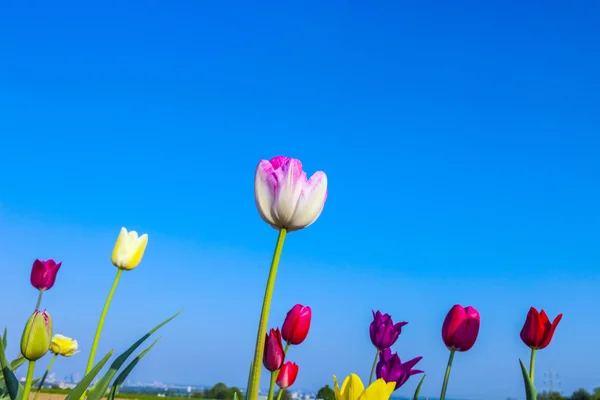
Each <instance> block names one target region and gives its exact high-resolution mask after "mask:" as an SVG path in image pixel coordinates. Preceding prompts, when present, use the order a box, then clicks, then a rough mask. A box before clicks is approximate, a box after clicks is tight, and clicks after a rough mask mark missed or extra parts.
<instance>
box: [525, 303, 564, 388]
mask: <svg viewBox="0 0 600 400" xmlns="http://www.w3.org/2000/svg"><path fill="white" fill-rule="evenodd" d="M561 319H562V314H558V315H557V316H556V318H554V321H552V323H550V319H549V318H548V315H547V314H546V312H545V311H544V310H542V311H541V312H538V310H536V309H535V308H534V307H531V308H530V309H529V312H528V313H527V318H526V319H525V324H523V328H522V329H521V340H522V341H523V343H525V345H527V347H529V348H530V349H531V357H530V360H529V378H530V379H531V381H532V382H533V380H534V367H535V352H536V350H541V349H545V348H546V347H547V346H548V345H549V344H550V342H551V341H552V337H553V336H554V331H555V330H556V327H557V326H558V323H559V322H560V320H561Z"/></svg>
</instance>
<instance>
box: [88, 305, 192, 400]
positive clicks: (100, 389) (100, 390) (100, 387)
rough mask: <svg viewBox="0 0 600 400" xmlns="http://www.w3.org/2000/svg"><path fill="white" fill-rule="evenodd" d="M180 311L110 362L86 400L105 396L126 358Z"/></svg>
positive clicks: (98, 399) (97, 399)
mask: <svg viewBox="0 0 600 400" xmlns="http://www.w3.org/2000/svg"><path fill="white" fill-rule="evenodd" d="M182 311H183V310H180V311H179V312H178V313H177V314H175V315H173V316H171V317H169V318H167V319H166V320H164V321H163V322H161V323H160V324H158V325H156V326H155V327H154V328H153V329H152V330H151V331H150V332H148V333H146V334H145V335H144V336H142V337H141V338H140V339H139V340H138V341H137V342H135V343H134V344H133V345H132V346H131V347H130V348H129V349H127V350H126V351H125V352H124V353H122V354H121V355H120V356H119V357H117V358H116V359H115V361H113V362H112V364H111V366H110V368H109V370H108V371H107V372H106V374H105V375H104V376H103V377H102V378H100V379H99V380H98V382H96V384H95V385H94V386H93V387H92V388H91V389H90V391H89V392H88V395H87V398H88V400H100V399H101V398H103V397H104V396H106V390H107V389H108V386H109V385H110V381H111V379H112V378H113V377H114V376H115V375H116V374H117V371H118V370H119V368H121V366H123V364H125V361H127V358H129V356H130V355H131V354H132V353H133V352H134V351H135V350H136V349H137V348H138V347H140V345H141V344H142V343H144V341H145V340H146V339H148V338H149V337H150V335H152V334H153V333H154V332H156V331H157V330H159V329H160V328H161V327H163V326H164V325H165V324H167V323H168V322H170V321H171V320H172V319H173V318H175V317H176V316H178V315H179V314H181V312H182Z"/></svg>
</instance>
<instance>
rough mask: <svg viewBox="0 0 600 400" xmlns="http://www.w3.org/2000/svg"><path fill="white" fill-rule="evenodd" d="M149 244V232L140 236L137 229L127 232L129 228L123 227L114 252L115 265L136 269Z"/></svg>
mask: <svg viewBox="0 0 600 400" xmlns="http://www.w3.org/2000/svg"><path fill="white" fill-rule="evenodd" d="M147 244H148V235H147V234H145V233H144V234H143V235H142V236H140V237H138V234H137V232H136V231H131V232H127V229H125V228H121V232H119V237H118V238H117V243H115V248H114V250H113V253H112V263H113V265H114V266H115V267H117V268H120V269H124V270H131V269H134V268H135V267H137V266H138V265H140V262H141V261H142V257H143V256H144V251H146V245H147Z"/></svg>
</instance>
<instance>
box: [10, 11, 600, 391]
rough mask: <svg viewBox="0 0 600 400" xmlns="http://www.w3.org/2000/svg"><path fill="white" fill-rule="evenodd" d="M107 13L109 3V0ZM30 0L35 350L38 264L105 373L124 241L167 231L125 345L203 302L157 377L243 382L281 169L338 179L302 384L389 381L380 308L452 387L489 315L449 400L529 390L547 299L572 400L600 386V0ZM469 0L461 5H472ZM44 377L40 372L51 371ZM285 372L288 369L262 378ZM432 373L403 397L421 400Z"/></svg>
mask: <svg viewBox="0 0 600 400" xmlns="http://www.w3.org/2000/svg"><path fill="white" fill-rule="evenodd" d="M84 3H85V4H84ZM284 3H285V4H282V3H281V2H276V1H272V2H251V5H249V4H250V3H248V2H243V1H221V2H211V3H210V4H209V2H192V1H184V2H157V1H145V2H140V1H138V2H127V4H126V3H125V2H120V1H105V2H102V3H95V4H90V3H89V2H76V1H69V2H51V3H48V2H41V1H39V2H38V1H34V2H33V3H31V2H30V3H28V4H27V5H25V4H17V2H12V3H11V4H6V5H4V7H3V11H2V13H0V57H1V62H0V171H1V172H0V204H1V206H0V207H1V208H0V240H1V243H2V246H1V247H2V249H4V250H3V252H2V258H1V260H2V282H3V291H2V295H1V299H2V301H3V302H4V303H5V304H9V305H10V307H11V308H10V309H7V308H6V307H5V308H3V311H2V323H3V324H6V325H7V326H8V327H9V332H10V333H9V334H10V335H11V337H10V338H9V339H10V341H11V344H10V346H11V347H10V351H11V353H12V355H16V353H17V343H18V340H17V339H18V336H19V335H20V331H21V329H22V326H23V324H24V322H25V319H26V318H27V315H28V313H29V312H30V311H31V308H32V307H33V306H34V304H35V296H36V293H35V290H34V289H32V288H31V287H30V286H29V282H28V276H29V271H30V267H31V263H32V261H33V260H34V259H35V258H36V257H39V258H43V259H45V258H50V257H52V258H55V259H57V260H62V261H63V262H64V265H63V267H62V269H61V271H60V275H59V278H58V280H57V283H56V286H55V287H54V288H53V289H52V291H51V292H49V293H48V294H47V297H46V298H45V300H44V304H45V305H46V306H47V307H48V309H49V310H50V311H51V313H52V315H53V317H54V321H55V328H56V332H59V333H63V334H65V335H68V336H74V337H75V338H77V339H78V340H79V341H80V344H81V347H82V350H83V352H82V354H78V355H77V356H75V357H73V358H72V359H69V360H66V359H61V360H59V361H58V362H57V363H56V367H55V370H56V371H57V373H58V374H59V376H60V375H63V374H66V373H68V372H72V371H77V370H79V371H81V370H83V369H84V364H85V360H86V357H87V351H88V349H89V346H90V343H91V339H92V336H93V331H94V329H95V323H96V320H97V317H98V315H99V313H100V309H101V306H102V303H103V301H104V299H105V296H106V293H107V291H108V289H109V286H110V283H111V281H112V278H113V276H114V274H115V268H114V267H113V266H112V265H111V264H110V253H111V250H112V246H113V243H114V239H115V238H116V235H117V234H118V231H119V228H120V227H121V226H122V225H125V226H127V227H128V228H130V229H136V230H138V231H140V232H148V233H149V235H150V241H149V246H148V250H147V253H146V257H145V259H144V261H143V263H142V264H141V266H140V267H139V268H138V269H136V270H135V271H133V272H128V273H126V274H125V276H124V279H123V280H122V282H121V285H120V287H119V288H118V291H117V294H116V296H115V298H114V302H113V307H112V308H111V310H110V314H109V318H108V322H107V324H106V329H105V331H104V336H103V340H102V343H101V346H100V352H101V353H102V352H105V351H107V350H108V349H109V348H115V349H117V350H122V349H124V348H125V347H126V346H127V345H128V344H129V343H131V342H133V341H134V340H136V339H137V337H138V336H139V335H141V334H142V333H143V332H145V330H146V329H147V328H149V327H151V326H153V325H154V324H155V323H157V322H158V321H160V320H162V319H163V318H165V317H166V316H168V315H170V314H171V313H173V312H175V311H177V310H178V309H179V308H181V307H185V311H184V314H182V315H181V317H180V318H178V319H177V320H176V321H174V322H173V323H172V325H170V326H168V327H166V328H165V329H164V330H163V331H162V335H163V336H164V337H163V340H162V341H161V343H160V344H159V346H157V347H156V348H155V349H154V350H153V351H152V353H150V354H149V355H148V357H147V359H146V361H145V362H143V363H142V364H141V365H140V366H139V367H138V369H137V371H136V372H135V374H134V378H136V379H140V380H154V379H156V380H161V381H174V382H192V383H199V384H212V383H215V382H217V381H225V382H226V383H227V384H234V385H240V386H243V385H245V382H246V377H247V371H248V364H249V361H250V359H251V357H252V351H253V343H254V340H255V329H256V325H257V322H258V314H259V309H260V304H261V301H262V293H263V290H264V281H265V279H266V276H267V270H268V265H269V262H270V257H271V252H272V248H273V245H274V242H275V239H276V232H275V231H274V230H273V229H271V228H270V227H269V226H267V225H266V224H265V223H264V222H262V220H261V219H260V217H259V216H258V213H257V212H256V210H255V206H254V199H253V174H254V168H255V166H256V163H257V162H258V161H259V160H260V159H264V158H270V157H272V156H275V155H278V154H285V155H289V156H293V157H297V158H300V159H301V160H302V161H303V163H304V165H305V168H306V170H307V171H308V173H309V174H311V173H313V172H315V171H316V170H324V171H325V172H326V173H327V174H328V177H329V185H330V188H329V198H328V200H327V204H326V206H325V209H324V212H323V214H322V216H321V218H320V219H319V220H318V221H317V223H315V224H314V225H313V226H311V227H310V228H309V229H307V230H304V231H300V232H297V233H293V234H292V235H290V237H289V240H288V242H287V244H286V248H285V250H284V256H283V260H282V264H281V268H280V274H279V276H278V283H277V287H276V290H275V295H274V302H275V303H274V305H273V309H272V318H271V321H270V322H271V323H270V325H271V326H275V325H276V324H280V323H281V321H282V320H283V318H284V316H285V313H286V311H287V310H288V309H289V308H290V307H291V306H292V305H293V304H295V303H302V304H306V305H310V306H312V307H313V310H314V319H313V328H312V331H311V333H310V335H309V337H308V339H307V341H306V342H305V343H304V344H303V345H302V346H300V347H298V348H293V349H292V351H291V353H290V359H292V360H294V361H296V362H298V363H299V365H300V375H299V377H298V380H297V386H298V387H300V388H318V387H320V386H321V385H323V384H326V383H328V384H331V383H332V379H331V376H332V375H333V374H336V375H338V376H343V375H346V374H348V373H350V372H357V373H359V374H360V375H361V376H362V377H363V378H365V379H367V375H368V372H369V369H370V362H371V360H372V357H373V348H372V347H371V344H370V342H369V336H368V324H369V322H370V319H371V309H380V310H381V311H383V312H388V313H391V314H392V316H393V317H394V318H396V319H399V320H407V321H409V325H407V326H406V328H405V329H404V332H403V334H402V336H401V337H400V339H399V341H398V343H397V345H396V346H395V348H394V350H397V351H399V352H400V355H401V357H402V358H403V359H409V358H412V357H415V356H419V355H421V356H423V357H424V358H423V360H422V362H421V363H420V364H419V365H418V366H419V367H420V368H421V369H424V370H426V371H427V373H428V380H427V382H426V385H425V388H424V390H423V392H424V393H425V394H427V395H435V394H437V393H439V387H440V384H441V380H442V374H443V371H444V368H445V363H446V359H447V355H448V354H447V351H446V349H445V348H444V346H443V344H442V341H441V338H440V330H441V325H442V321H443V318H444V316H445V313H446V312H447V310H448V309H449V308H450V307H451V306H452V305H453V304H455V303H462V304H464V305H473V306H475V307H476V308H478V309H479V311H480V312H481V315H482V326H481V331H480V337H479V340H478V343H477V344H476V345H475V347H474V348H473V349H472V350H471V351H469V352H468V353H466V354H460V355H459V356H458V357H457V358H456V360H455V364H454V367H455V369H454V371H453V373H452V378H451V383H450V387H449V390H448V393H449V395H450V396H461V395H465V394H471V395H473V396H480V397H483V398H485V399H486V400H487V399H492V397H494V398H505V397H506V396H507V395H520V394H521V393H522V391H523V390H522V382H521V377H520V372H519V367H518V358H519V357H521V358H523V359H526V358H527V357H528V356H529V352H528V349H527V348H526V347H525V346H524V345H523V344H522V343H521V342H520V339H519V331H520V328H521V325H522V323H523V320H524V318H525V315H526V312H527V310H528V308H529V307H530V306H532V305H533V306H536V307H538V308H539V307H543V308H545V309H546V310H547V312H548V313H549V314H550V315H551V316H552V317H554V316H555V315H556V314H557V313H559V312H563V313H564V315H565V316H564V318H563V320H562V322H561V324H560V326H559V328H558V330H557V332H556V336H555V339H554V341H553V343H552V344H551V346H550V347H549V348H548V349H546V350H543V351H541V352H540V353H539V358H538V367H537V372H538V380H537V381H538V382H539V383H540V388H542V387H543V384H542V383H543V377H542V373H543V372H544V371H547V370H548V369H550V368H552V370H553V371H554V372H558V373H559V375H560V376H561V380H562V382H563V383H562V386H563V389H564V390H565V392H570V391H572V390H573V389H575V388H577V387H580V386H584V387H588V388H591V387H592V386H594V385H600V378H599V377H598V376H595V374H594V372H593V371H594V370H595V371H597V365H598V362H599V360H600V347H598V345H597V343H598V342H597V341H598V330H599V329H600V317H599V316H598V294H597V289H598V287H599V284H600V272H599V269H598V266H599V264H600V250H599V249H600V246H599V244H600V208H599V207H600V189H599V185H598V182H599V178H600V161H599V158H598V154H599V151H600V134H599V127H600V113H599V112H598V110H599V109H600V95H599V93H600V77H599V75H598V71H600V40H599V39H600V37H599V36H600V27H599V25H598V20H600V6H599V5H598V3H597V2H594V1H579V2H571V3H568V2H563V1H547V2H543V3H542V2H535V3H533V2H525V3H527V4H525V3H523V2H516V1H509V2H506V1H503V2H484V3H485V5H484V4H482V2H441V1H438V2H432V1H423V2H418V4H417V2H392V1H389V2H382V1H374V2H368V5H367V3H365V2H358V1H346V2H341V1H331V2H317V1H306V2H301V3H300V2H297V3H295V4H292V3H289V2H284ZM450 3H452V4H450ZM42 364H43V363H42ZM264 377H265V378H264V379H265V380H264V381H263V382H264V383H266V375H264ZM417 380H418V379H411V381H409V383H408V384H407V385H406V386H405V388H402V389H401V390H399V391H398V392H397V393H398V394H407V393H411V392H412V391H413V389H414V387H415V385H416V384H417Z"/></svg>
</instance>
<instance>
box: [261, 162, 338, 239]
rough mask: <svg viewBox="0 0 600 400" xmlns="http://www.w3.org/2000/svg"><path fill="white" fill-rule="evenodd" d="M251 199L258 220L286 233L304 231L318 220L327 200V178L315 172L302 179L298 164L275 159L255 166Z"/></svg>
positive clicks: (299, 164) (304, 174)
mask: <svg viewBox="0 0 600 400" xmlns="http://www.w3.org/2000/svg"><path fill="white" fill-rule="evenodd" d="M254 198H255V201H256V208H257V209H258V213H259V214H260V216H261V218H262V219H263V220H264V221H265V222H266V223H268V224H269V225H271V226H272V227H273V228H275V229H282V228H285V229H286V230H287V231H288V232H292V231H297V230H299V229H302V228H306V227H307V226H309V225H311V224H312V223H313V222H315V221H316V220H317V218H319V215H321V212H322V211H323V207H324V206H325V200H326V199H327V176H326V175H325V173H324V172H322V171H318V172H315V174H314V175H313V176H312V177H311V178H310V179H308V180H307V179H306V173H305V172H304V171H302V163H301V162H300V160H297V159H295V158H289V157H285V156H278V157H275V158H272V159H271V160H269V161H267V160H262V161H261V162H260V163H258V166H257V167H256V174H255V177H254Z"/></svg>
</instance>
